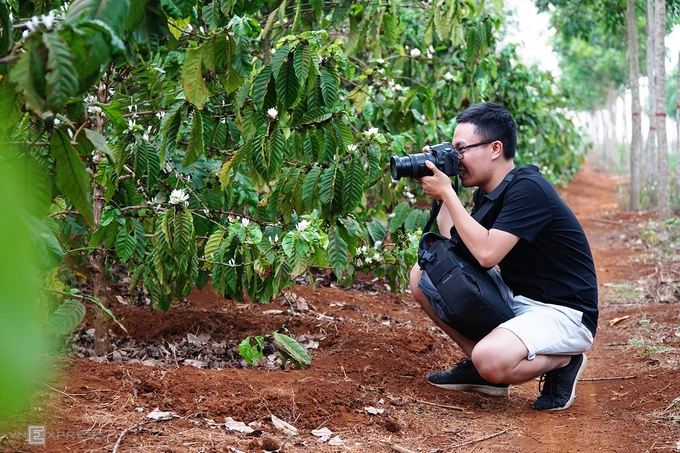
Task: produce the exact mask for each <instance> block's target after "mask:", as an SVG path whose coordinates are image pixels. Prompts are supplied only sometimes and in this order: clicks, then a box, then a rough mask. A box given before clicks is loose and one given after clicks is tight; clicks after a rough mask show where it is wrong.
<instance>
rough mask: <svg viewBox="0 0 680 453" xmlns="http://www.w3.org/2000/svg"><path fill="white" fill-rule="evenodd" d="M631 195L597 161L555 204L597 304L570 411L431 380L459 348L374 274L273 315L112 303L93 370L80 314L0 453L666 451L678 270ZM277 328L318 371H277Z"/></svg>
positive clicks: (677, 395) (674, 377)
mask: <svg viewBox="0 0 680 453" xmlns="http://www.w3.org/2000/svg"><path fill="white" fill-rule="evenodd" d="M623 184H625V180H623V179H622V178H620V177H616V176H612V175H608V174H606V173H604V172H603V171H601V170H599V169H598V168H596V167H593V166H588V167H586V169H585V170H583V171H582V172H580V173H579V174H578V175H577V176H576V178H575V180H574V181H573V182H572V183H570V185H569V187H568V188H567V189H565V190H562V191H561V193H562V195H563V197H564V199H565V201H566V202H567V203H568V204H569V205H570V206H571V207H572V209H574V211H575V212H576V214H577V216H578V217H579V219H580V220H581V222H582V224H583V225H584V228H585V229H586V233H587V234H588V237H589V240H590V244H591V248H592V249H593V254H594V257H595V263H596V267H597V273H598V282H599V285H600V301H601V312H600V321H599V330H598V334H597V336H596V339H595V344H594V346H593V348H592V349H591V350H590V351H589V352H588V353H587V355H588V367H587V369H586V370H585V373H584V374H583V377H582V380H581V382H580V383H579V384H578V386H577V397H576V400H575V402H574V404H573V406H572V407H571V408H570V409H569V410H566V411H560V412H550V413H545V412H538V411H535V410H533V409H532V408H531V403H532V402H533V400H534V399H535V398H536V396H537V394H538V381H537V380H535V381H530V382H527V383H525V384H522V385H514V386H512V387H511V393H510V397H509V398H496V397H490V396H485V395H480V394H476V393H461V392H451V391H444V390H441V389H438V388H436V387H433V386H431V385H429V384H427V382H426V381H425V376H426V375H427V373H430V372H432V371H435V370H439V369H444V368H447V367H450V366H452V365H454V364H455V363H456V362H457V361H458V360H459V359H460V358H461V357H462V356H463V354H462V351H461V350H460V349H459V348H457V347H456V346H454V345H453V343H452V342H451V341H450V340H449V339H448V338H447V337H446V336H445V335H444V334H443V333H442V332H441V331H440V330H439V329H438V328H436V327H435V326H434V325H433V323H432V321H430V320H429V319H427V317H426V316H425V315H424V313H423V312H422V310H421V309H420V307H419V305H418V304H417V303H416V302H415V300H414V299H413V298H412V297H411V296H410V294H405V295H404V296H402V295H400V294H392V293H390V292H388V291H387V290H386V289H385V287H384V282H381V281H374V280H373V279H372V278H370V277H364V278H362V279H361V280H360V281H358V282H357V283H356V284H355V285H353V286H352V287H351V288H349V289H339V288H336V287H334V286H333V285H332V284H330V282H327V281H319V282H318V283H319V284H317V285H316V288H315V289H312V288H311V287H310V286H309V285H305V284H298V285H296V286H295V288H294V291H293V293H294V296H293V295H290V296H288V300H284V299H281V300H280V301H275V302H273V303H272V304H270V305H259V304H242V303H237V302H234V301H231V300H225V299H224V298H222V297H219V296H217V295H215V294H214V292H212V290H210V289H209V288H204V289H203V290H201V291H196V292H194V293H192V294H191V296H190V297H188V298H187V300H185V301H182V302H181V303H177V304H176V305H174V306H173V307H172V308H171V309H170V311H169V312H168V313H161V312H151V310H149V307H148V306H135V305H133V304H121V303H120V302H119V300H120V299H118V298H116V300H114V301H113V304H112V305H113V306H112V310H113V312H114V313H115V315H116V317H117V318H118V319H119V320H120V321H121V322H122V324H123V325H125V327H126V329H127V331H128V333H127V334H126V333H125V332H123V331H122V330H120V329H119V328H118V327H117V326H115V325H113V324H112V327H111V331H112V333H113V345H114V346H113V350H112V351H111V352H110V353H109V355H108V356H107V357H105V358H94V357H92V355H93V354H92V351H91V348H92V332H91V330H90V329H91V328H92V322H91V320H89V318H88V319H87V320H86V323H85V325H83V326H82V328H81V329H79V330H78V331H77V332H76V334H75V336H74V341H73V343H72V344H71V345H70V348H71V349H70V350H69V352H70V353H69V355H68V357H59V356H54V355H53V356H49V357H46V360H45V373H44V375H46V376H47V377H48V378H47V379H48V380H47V382H46V383H44V382H41V383H39V384H37V386H38V388H39V391H38V392H37V394H36V396H35V397H34V404H33V408H32V409H31V411H30V412H28V413H26V414H18V416H17V421H16V423H15V424H14V425H12V426H0V452H3V453H4V452H15V451H30V452H44V451H50V452H54V453H65V452H73V451H79V452H86V451H108V452H111V451H113V452H114V453H120V452H248V453H250V452H258V453H259V452H263V451H268V452H270V451H278V452H289V453H296V452H319V453H325V452H346V451H350V452H392V451H398V452H406V453H408V452H421V453H423V452H427V453H440V452H449V451H464V452H470V451H475V452H497V451H510V452H513V451H514V452H526V451H542V452H543V451H545V452H551V451H554V452H561V451H567V450H568V451H581V452H590V451H597V450H601V451H636V452H645V451H649V452H652V451H658V450H660V449H666V450H674V449H676V448H678V442H680V434H679V432H678V423H680V371H679V370H680V355H679V354H678V348H679V347H680V317H679V314H680V310H678V308H680V305H679V304H680V293H679V292H678V286H680V278H679V277H680V262H679V261H678V260H677V256H676V255H677V254H676V253H673V252H672V250H671V252H668V250H670V249H671V248H672V247H671V248H669V247H667V246H663V245H661V244H654V243H653V241H650V240H648V238H646V237H645V234H644V233H643V234H641V233H640V231H648V230H649V228H648V229H645V227H644V226H645V225H646V222H648V219H650V218H653V217H654V216H655V213H654V212H638V213H630V212H626V211H625V209H624V208H622V207H621V206H623V203H622V202H620V200H619V199H618V198H617V194H616V187H617V186H620V185H623ZM641 226H642V228H641ZM671 226H672V225H671ZM654 231H656V230H654ZM115 292H116V289H115V288H112V293H115ZM116 295H119V294H116ZM120 295H122V296H126V295H125V294H123V293H121V294H120ZM121 299H123V298H122V297H121ZM282 326H285V327H286V329H287V330H285V333H290V334H291V335H292V336H294V337H295V338H296V340H297V341H298V342H299V343H300V344H301V345H302V346H303V348H304V349H305V351H306V352H307V354H309V356H311V358H312V362H311V366H310V367H309V368H307V369H296V368H294V367H293V366H292V365H291V364H290V363H288V364H286V365H284V367H283V369H282V362H281V358H280V356H279V355H278V354H277V353H276V350H275V348H274V347H273V345H272V344H271V341H270V340H269V339H268V337H267V334H268V333H271V332H275V331H277V330H279V329H280V328H281V327H282ZM282 332H284V331H282ZM258 335H261V336H264V337H265V341H264V350H263V358H262V360H261V361H259V362H257V363H256V364H255V365H254V366H251V365H248V364H247V363H246V362H245V361H244V359H243V358H242V357H241V356H240V355H239V354H238V345H239V343H240V342H241V341H242V340H243V339H244V338H246V337H248V336H258ZM54 371H57V372H54ZM39 424H45V425H46V429H47V431H48V433H50V436H49V437H48V439H47V440H46V444H45V445H29V444H28V443H27V442H26V439H25V438H24V439H22V438H21V437H20V436H17V435H16V433H17V432H21V431H22V430H23V431H25V430H26V427H27V426H28V425H39ZM12 433H14V434H12ZM575 433H578V435H575Z"/></svg>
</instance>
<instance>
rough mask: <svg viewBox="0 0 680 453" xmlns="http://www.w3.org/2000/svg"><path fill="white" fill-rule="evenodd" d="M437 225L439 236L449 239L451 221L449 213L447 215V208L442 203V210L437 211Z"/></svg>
mask: <svg viewBox="0 0 680 453" xmlns="http://www.w3.org/2000/svg"><path fill="white" fill-rule="evenodd" d="M437 225H438V226H439V234H441V235H442V236H444V237H446V238H450V237H451V228H452V227H453V219H452V218H451V213H449V208H447V207H446V204H444V203H442V208H441V210H440V211H439V215H437Z"/></svg>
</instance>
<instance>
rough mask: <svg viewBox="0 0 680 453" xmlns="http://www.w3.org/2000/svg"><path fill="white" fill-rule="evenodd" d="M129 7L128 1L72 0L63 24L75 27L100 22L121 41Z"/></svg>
mask: <svg viewBox="0 0 680 453" xmlns="http://www.w3.org/2000/svg"><path fill="white" fill-rule="evenodd" d="M129 7H130V3H129V0H74V1H73V3H71V5H70V6H69V9H68V12H67V13H66V18H65V19H64V23H66V24H70V25H75V24H79V23H82V22H85V21H93V22H96V21H100V22H102V23H103V24H106V25H107V26H108V27H109V28H110V29H111V30H112V31H113V32H114V33H115V37H116V38H118V39H119V40H122V39H123V28H124V26H125V24H126V22H127V16H128V10H129Z"/></svg>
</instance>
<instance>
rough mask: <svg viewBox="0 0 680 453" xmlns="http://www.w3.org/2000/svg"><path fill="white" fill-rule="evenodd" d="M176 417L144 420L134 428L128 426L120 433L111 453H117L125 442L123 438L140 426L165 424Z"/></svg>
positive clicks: (133, 426)
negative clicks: (156, 423) (157, 423)
mask: <svg viewBox="0 0 680 453" xmlns="http://www.w3.org/2000/svg"><path fill="white" fill-rule="evenodd" d="M175 417H176V416H169V417H164V418H158V419H155V420H154V419H150V420H142V421H141V422H137V423H135V424H134V425H132V426H128V427H127V428H125V429H124V430H123V432H122V433H120V436H118V440H117V441H116V443H115V444H113V451H112V452H111V453H116V452H117V451H118V447H120V443H121V442H123V437H125V435H126V434H127V433H129V432H130V431H132V430H133V429H136V428H139V427H140V426H143V425H146V424H149V423H154V422H165V421H168V420H172V419H173V418H175Z"/></svg>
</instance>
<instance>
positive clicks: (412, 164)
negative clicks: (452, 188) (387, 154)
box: [390, 142, 459, 181]
mask: <svg viewBox="0 0 680 453" xmlns="http://www.w3.org/2000/svg"><path fill="white" fill-rule="evenodd" d="M428 160H429V161H430V162H432V163H433V164H435V165H436V166H437V168H438V169H439V170H440V171H441V172H443V173H446V174H447V175H448V176H457V175H458V174H459V171H458V160H459V159H458V152H456V150H455V149H453V146H452V145H451V143H448V142H444V143H439V144H438V145H432V146H430V152H429V153H419V154H410V155H408V156H404V157H400V156H392V157H391V158H390V173H392V179H394V180H395V181H396V180H397V179H399V178H403V177H404V176H408V177H409V178H420V177H422V176H432V175H433V173H432V171H431V170H430V169H429V168H427V166H426V165H425V162H427V161H428Z"/></svg>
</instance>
